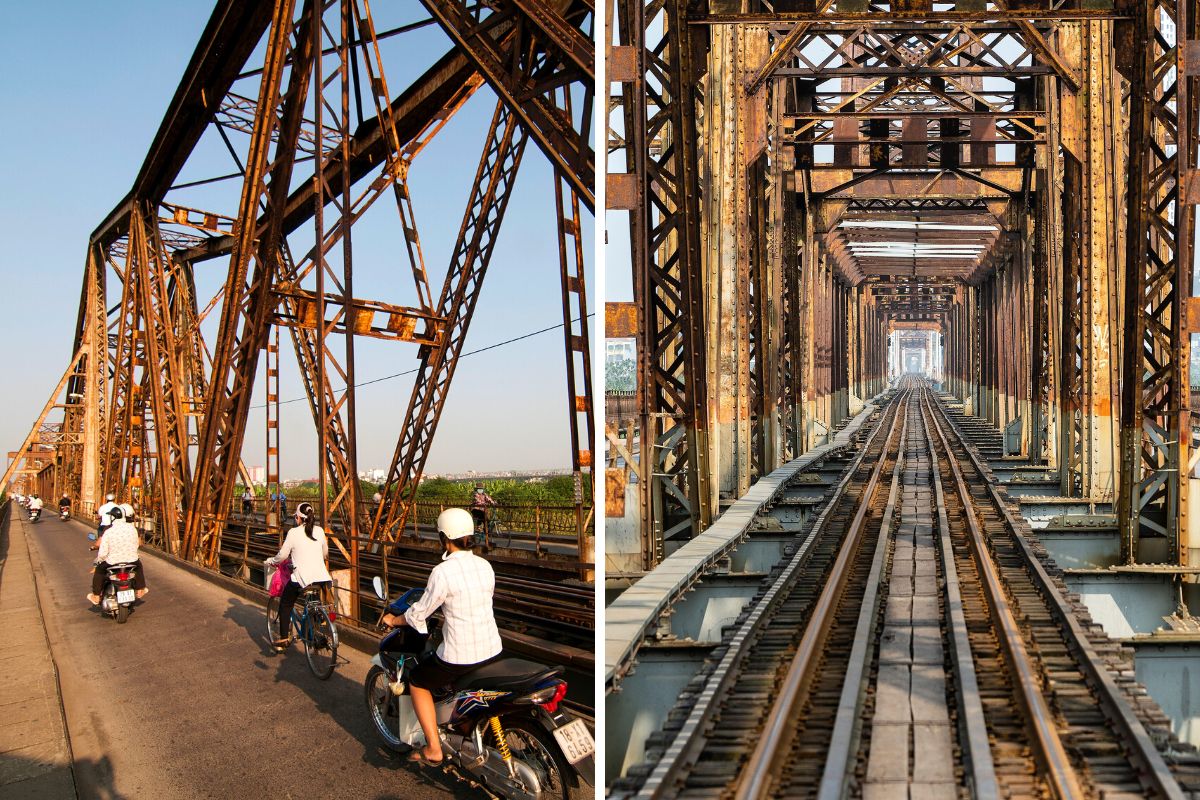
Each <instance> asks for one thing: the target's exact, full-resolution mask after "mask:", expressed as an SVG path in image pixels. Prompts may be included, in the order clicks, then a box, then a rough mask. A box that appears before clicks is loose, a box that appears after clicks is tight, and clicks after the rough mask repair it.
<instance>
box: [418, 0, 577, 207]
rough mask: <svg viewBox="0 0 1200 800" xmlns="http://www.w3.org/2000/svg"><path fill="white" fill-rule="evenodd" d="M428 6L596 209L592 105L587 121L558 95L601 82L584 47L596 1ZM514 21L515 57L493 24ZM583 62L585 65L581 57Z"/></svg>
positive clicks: (433, 2)
mask: <svg viewBox="0 0 1200 800" xmlns="http://www.w3.org/2000/svg"><path fill="white" fill-rule="evenodd" d="M422 3H423V4H424V5H425V7H426V8H427V9H428V10H429V13H430V14H431V15H432V16H433V17H434V19H436V20H437V21H438V24H440V25H441V26H442V30H444V31H445V32H446V35H447V36H449V37H450V38H451V39H452V40H453V41H454V42H455V43H456V44H457V45H458V46H459V47H460V48H462V50H463V51H464V52H465V53H466V54H467V56H468V57H469V58H470V59H471V61H472V63H473V64H474V65H475V66H476V68H478V69H479V71H480V73H481V74H482V75H483V76H484V78H485V79H486V80H487V82H488V85H489V86H490V87H491V88H492V90H493V91H495V92H496V94H498V95H499V96H500V97H501V99H502V100H504V102H505V103H507V104H508V107H509V110H510V111H511V112H512V113H513V114H515V115H516V117H517V119H519V120H520V121H521V124H522V126H523V127H524V128H525V131H526V132H527V133H528V135H529V136H530V137H531V138H532V139H533V140H534V141H535V142H536V143H537V145H538V147H539V148H541V150H542V152H543V153H544V154H545V155H546V157H547V158H549V159H550V162H551V163H552V164H554V166H555V168H556V169H557V170H558V171H559V172H560V174H562V175H563V176H564V178H565V180H567V181H568V182H569V183H570V184H571V188H572V190H574V191H575V193H576V194H577V195H578V196H579V198H580V201H581V202H583V204H584V205H585V206H586V207H587V208H588V210H589V211H594V210H595V206H596V200H595V193H594V192H593V190H592V183H593V180H594V176H595V161H596V155H595V152H594V151H593V150H592V147H591V144H590V143H589V141H588V139H589V136H590V127H589V126H590V122H591V105H590V102H585V103H584V109H583V114H582V116H581V124H580V125H578V126H577V125H576V123H575V120H574V119H572V117H571V115H570V112H569V110H568V109H569V107H564V106H563V105H562V104H561V103H559V102H557V101H556V97H557V95H558V92H556V91H555V89H557V88H558V87H560V86H561V87H570V88H567V91H568V92H570V91H572V90H576V91H578V90H582V92H583V95H584V97H585V99H586V98H587V96H588V95H587V93H588V90H590V88H591V86H592V84H593V83H594V82H595V75H594V74H593V72H592V70H591V68H590V64H591V62H590V61H589V60H588V59H586V58H583V57H582V56H581V54H580V52H579V51H580V48H581V47H582V42H581V40H582V41H590V39H591V34H590V30H587V29H586V27H585V26H589V25H590V21H591V18H592V16H593V12H592V9H591V8H590V7H589V6H588V5H587V4H585V3H583V2H581V0H575V2H571V3H569V4H567V5H566V6H565V7H563V8H558V7H552V6H550V5H548V4H546V3H544V2H541V1H540V0H500V2H495V3H489V4H486V5H484V4H471V3H469V2H466V0H422ZM506 24H511V25H512V26H513V27H514V32H515V34H514V35H515V36H516V39H517V44H516V46H515V47H514V48H513V49H512V53H511V55H510V56H509V57H507V58H506V57H505V53H504V52H503V50H502V48H501V47H500V46H499V45H498V43H497V39H496V37H495V36H493V35H492V33H491V32H492V31H493V30H494V29H496V28H497V27H498V26H501V25H506ZM581 61H582V62H583V64H582V65H581V64H580V63H579V62H581Z"/></svg>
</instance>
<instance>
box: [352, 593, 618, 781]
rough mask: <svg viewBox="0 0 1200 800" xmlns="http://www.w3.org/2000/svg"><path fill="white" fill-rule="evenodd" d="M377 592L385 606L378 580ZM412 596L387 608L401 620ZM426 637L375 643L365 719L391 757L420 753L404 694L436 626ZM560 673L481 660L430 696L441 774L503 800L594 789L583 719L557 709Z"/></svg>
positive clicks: (404, 630)
mask: <svg viewBox="0 0 1200 800" xmlns="http://www.w3.org/2000/svg"><path fill="white" fill-rule="evenodd" d="M373 585H374V588H375V594H376V595H377V596H378V597H379V599H380V600H382V601H384V602H385V603H386V602H387V594H386V591H385V589H384V586H383V581H382V580H381V579H380V578H379V577H376V578H375V579H374V581H373ZM424 591H425V590H424V589H410V590H408V591H406V592H404V593H403V594H402V595H400V597H398V598H397V599H396V600H395V601H393V602H392V603H391V604H390V605H388V612H390V613H392V614H403V613H404V612H405V611H407V610H408V608H409V607H410V606H411V605H412V604H413V603H415V602H417V600H419V599H420V597H421V595H422V594H424ZM428 624H429V630H430V633H429V635H424V634H421V633H419V632H417V631H415V630H413V629H412V628H410V627H407V626H404V627H400V628H396V629H394V630H392V631H391V633H389V634H387V635H386V636H384V637H383V639H381V640H380V642H379V652H378V653H377V654H376V655H375V656H374V658H372V659H371V665H372V666H371V669H370V671H368V672H367V677H366V681H365V687H364V688H365V699H366V704H367V712H368V713H369V714H370V716H371V721H372V723H373V724H374V727H375V731H376V732H377V733H378V734H379V736H380V738H382V739H383V742H384V744H385V745H386V746H387V747H388V748H389V749H392V750H396V751H403V750H406V749H408V748H409V747H414V746H421V745H423V743H424V735H423V734H422V733H421V729H420V726H419V724H418V723H417V719H416V714H415V712H414V711H413V708H412V701H411V699H410V697H409V695H408V677H409V675H410V674H411V673H412V670H413V669H415V668H416V665H417V662H418V660H419V659H420V658H422V657H423V656H424V655H425V654H427V653H431V652H433V650H434V649H435V648H436V643H437V641H438V639H439V632H438V629H437V625H436V620H429V621H428ZM561 676H562V668H561V667H548V666H546V665H544V664H538V663H536V662H533V661H526V660H524V659H519V658H499V659H497V660H495V661H489V662H485V663H483V664H481V665H479V667H477V668H476V669H475V670H473V671H471V672H469V673H467V674H466V675H463V676H462V677H461V678H459V679H458V680H457V681H456V682H455V683H454V686H453V687H452V688H451V689H450V690H449V691H448V692H445V693H443V694H442V695H441V696H439V695H437V694H435V695H434V703H435V705H436V708H437V722H438V731H439V734H440V736H441V740H442V752H443V753H444V754H445V760H444V761H443V762H442V765H443V769H445V770H446V771H447V772H449V773H450V774H452V775H454V776H455V777H457V778H459V779H460V780H463V781H466V782H467V783H470V784H471V785H472V786H476V787H479V788H482V789H483V790H484V791H486V792H488V793H489V794H490V795H491V796H493V797H498V798H504V799H505V800H510V799H516V798H519V799H520V800H551V799H553V800H567V798H569V797H570V793H571V789H572V788H573V787H578V788H582V787H580V783H583V784H586V785H587V786H588V787H591V786H594V785H595V770H596V764H595V752H596V743H595V740H594V739H593V737H592V733H591V731H589V730H588V727H587V725H586V724H585V723H584V721H583V720H581V719H572V717H571V715H570V714H568V713H567V712H566V711H565V710H564V709H563V708H562V707H561V703H562V699H563V697H564V696H565V695H566V693H567V683H566V681H564V680H563V679H562V677H561Z"/></svg>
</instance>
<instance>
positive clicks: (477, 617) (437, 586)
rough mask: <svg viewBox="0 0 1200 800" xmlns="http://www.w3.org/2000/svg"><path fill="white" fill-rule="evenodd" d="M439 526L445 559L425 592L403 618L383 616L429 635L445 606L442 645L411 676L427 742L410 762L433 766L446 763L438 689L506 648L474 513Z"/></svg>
mask: <svg viewBox="0 0 1200 800" xmlns="http://www.w3.org/2000/svg"><path fill="white" fill-rule="evenodd" d="M437 528H438V537H439V538H440V539H441V541H442V547H443V548H444V550H445V552H444V553H443V554H442V563H441V564H438V565H437V566H436V567H434V568H433V571H432V572H430V573H429V582H428V584H426V587H425V594H423V595H422V596H421V599H420V600H418V601H417V602H415V603H413V605H412V607H411V608H409V609H408V611H406V612H404V615H403V616H397V615H395V614H385V615H384V616H383V622H384V623H385V624H387V625H391V626H393V627H399V626H401V625H409V626H411V627H412V628H413V629H414V630H416V631H418V632H420V633H428V632H429V628H428V626H427V625H426V620H427V619H429V615H430V614H432V613H433V612H434V611H437V610H438V609H439V608H440V609H441V610H442V619H443V625H442V643H441V644H440V645H438V648H437V652H436V653H432V654H430V655H428V656H426V657H425V658H424V659H422V660H421V662H420V663H419V664H418V665H417V668H416V669H415V670H413V673H412V675H411V676H409V688H410V691H411V693H412V703H413V709H414V710H415V711H416V712H417V719H418V720H419V721H420V723H421V730H422V731H424V732H425V741H426V743H427V744H426V745H425V746H424V747H423V748H421V749H419V750H414V751H413V753H412V755H411V756H410V757H409V760H410V761H417V762H420V763H422V764H428V765H436V764H440V763H441V761H442V743H441V739H440V738H439V737H438V730H437V710H436V708H435V707H434V702H433V693H434V692H436V691H441V690H443V689H445V688H447V687H449V686H451V685H453V683H454V681H455V679H457V678H458V677H459V676H461V675H465V674H466V673H468V672H470V671H471V670H473V669H475V668H476V667H477V666H479V665H480V664H482V663H484V662H487V661H492V660H494V659H495V658H497V657H499V655H500V650H501V647H502V645H501V642H500V631H499V629H498V628H497V627H496V616H495V614H494V613H493V612H492V595H493V594H494V593H495V591H496V574H495V573H494V572H493V571H492V565H491V564H489V563H488V562H487V561H484V560H483V559H482V558H480V557H479V556H477V555H475V554H474V553H473V552H471V548H472V547H473V546H474V544H475V535H474V534H475V523H474V520H472V519H471V514H470V513H469V512H468V511H467V510H466V509H463V508H448V509H446V510H445V511H443V512H442V513H441V514H440V515H438V520H437Z"/></svg>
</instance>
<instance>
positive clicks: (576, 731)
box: [554, 719, 596, 764]
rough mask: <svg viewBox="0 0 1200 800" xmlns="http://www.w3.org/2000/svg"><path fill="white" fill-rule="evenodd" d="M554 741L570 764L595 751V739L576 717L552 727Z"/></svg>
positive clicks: (576, 762)
mask: <svg viewBox="0 0 1200 800" xmlns="http://www.w3.org/2000/svg"><path fill="white" fill-rule="evenodd" d="M554 741H556V742H558V746H559V747H561V748H562V751H563V755H564V756H566V757H567V761H568V762H569V763H571V764H578V763H579V762H580V761H583V760H584V759H585V758H587V757H588V756H590V755H592V754H593V753H595V752H596V740H595V739H593V738H592V733H591V731H589V730H588V729H587V725H585V724H584V722H583V720H581V719H577V720H575V721H574V722H571V723H569V724H567V725H563V726H562V727H561V728H555V729H554Z"/></svg>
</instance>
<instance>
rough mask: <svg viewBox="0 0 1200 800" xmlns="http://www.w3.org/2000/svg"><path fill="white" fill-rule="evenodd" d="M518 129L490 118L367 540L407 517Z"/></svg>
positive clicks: (501, 205) (520, 145) (518, 153)
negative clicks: (433, 339)
mask: <svg viewBox="0 0 1200 800" xmlns="http://www.w3.org/2000/svg"><path fill="white" fill-rule="evenodd" d="M519 127H520V126H518V124H517V115H516V114H514V113H513V112H512V110H511V109H510V108H509V106H508V104H507V103H505V102H503V101H501V102H500V103H499V104H498V105H497V107H496V111H495V113H494V114H493V115H492V123H491V126H490V128H489V130H488V134H487V139H486V141H485V144H484V151H483V155H482V156H481V157H480V161H479V169H478V171H477V172H476V175H475V184H474V188H473V190H472V193H471V197H470V199H469V201H468V203H467V210H466V213H465V214H464V217H463V222H462V226H461V227H460V229H459V234H458V240H457V243H456V245H455V248H454V252H453V255H452V259H451V264H450V268H449V269H448V270H447V272H446V282H445V284H444V285H443V287H442V293H441V297H440V298H439V301H438V305H437V314H438V316H439V317H440V318H442V319H443V320H445V321H446V322H445V324H446V329H445V332H444V334H443V336H442V337H441V339H440V341H439V342H438V344H437V345H436V346H426V347H424V348H422V351H421V365H420V367H419V372H418V374H417V378H416V381H415V382H414V384H413V390H412V394H411V395H410V396H409V401H408V408H407V411H406V412H405V415H404V429H403V431H402V432H401V434H400V439H399V441H398V442H397V444H396V449H395V452H394V454H393V455H392V461H391V464H390V466H389V467H388V476H387V479H386V480H385V481H384V484H383V486H382V487H381V489H380V491H381V492H382V494H383V502H382V503H381V504H380V505H379V507H378V508H377V509H376V511H375V515H374V518H373V520H372V521H371V529H370V535H371V538H373V539H384V538H393V537H395V536H397V535H398V532H399V531H400V530H402V529H403V527H404V523H405V521H406V520H407V518H408V515H409V514H410V513H411V510H412V503H413V499H414V496H415V492H416V489H417V484H418V483H419V482H420V479H421V474H422V472H423V471H424V469H425V462H426V460H427V459H428V458H429V446H430V444H431V442H432V441H433V436H434V433H435V432H436V430H437V424H438V420H439V419H440V418H441V414H442V409H443V407H444V406H445V402H446V396H447V392H448V390H449V388H450V383H451V381H452V380H453V378H454V371H455V368H456V367H457V365H458V357H459V355H460V354H461V352H462V348H463V343H464V342H465V341H466V334H467V330H468V329H469V328H470V325H471V318H472V316H473V315H474V312H475V304H476V303H477V302H478V300H479V291H480V288H481V286H482V284H483V280H484V277H485V276H486V275H487V269H488V265H489V264H490V262H491V256H492V249H493V246H494V244H495V241H496V233H497V231H498V230H499V228H500V224H501V222H502V221H503V219H504V212H505V209H506V208H507V207H508V201H509V198H510V197H511V195H512V185H513V181H514V179H515V178H516V174H517V170H518V169H519V168H520V165H521V158H522V155H523V154H524V151H525V142H526V137H525V134H524V132H523V131H522V130H520V129H519Z"/></svg>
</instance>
